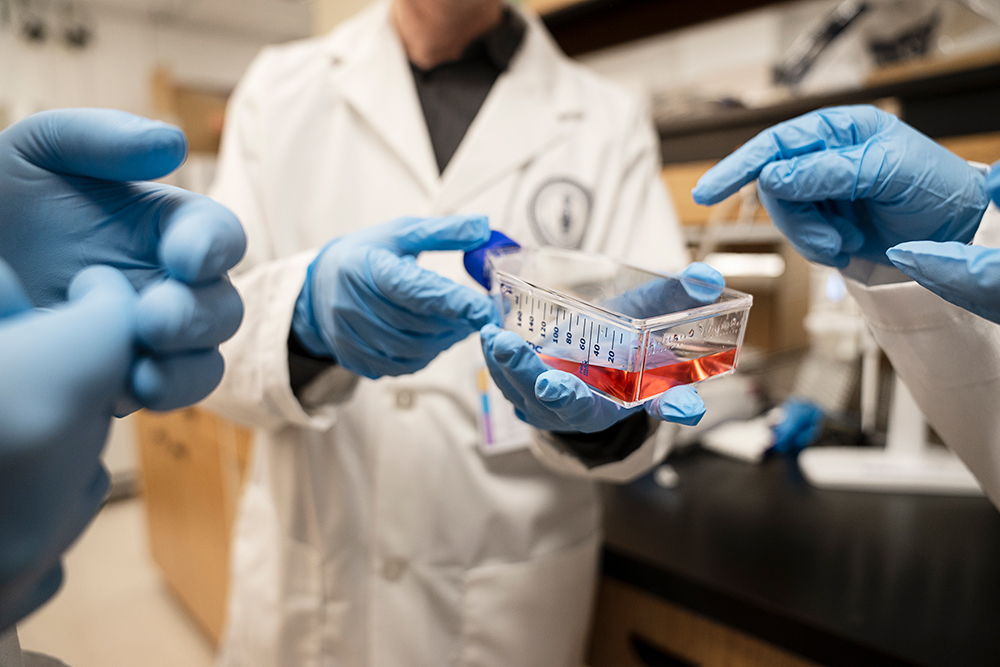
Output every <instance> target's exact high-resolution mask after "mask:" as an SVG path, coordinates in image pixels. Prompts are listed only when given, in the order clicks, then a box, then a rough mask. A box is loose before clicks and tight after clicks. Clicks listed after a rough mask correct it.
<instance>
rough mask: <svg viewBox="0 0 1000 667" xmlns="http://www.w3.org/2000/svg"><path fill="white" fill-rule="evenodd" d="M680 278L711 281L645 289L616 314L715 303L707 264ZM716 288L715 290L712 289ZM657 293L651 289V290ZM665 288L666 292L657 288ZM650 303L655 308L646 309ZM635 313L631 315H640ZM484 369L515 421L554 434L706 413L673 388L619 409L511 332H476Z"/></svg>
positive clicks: (685, 420) (693, 393)
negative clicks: (643, 414) (644, 415)
mask: <svg viewBox="0 0 1000 667" xmlns="http://www.w3.org/2000/svg"><path fill="white" fill-rule="evenodd" d="M681 275H682V276H687V277H690V278H696V279H698V280H701V281H704V282H706V283H710V285H701V284H696V283H683V284H684V286H685V289H683V290H676V289H674V287H676V286H677V285H679V284H682V283H678V282H677V281H668V282H666V283H660V282H659V281H654V283H650V284H649V285H645V286H642V287H640V288H637V289H635V290H631V291H630V292H627V293H626V294H624V295H622V296H620V297H618V298H617V299H616V302H615V303H614V304H608V305H609V306H611V305H613V306H614V308H615V310H618V311H619V312H629V313H631V312H647V311H649V312H648V314H650V315H651V314H654V312H655V314H661V313H663V312H670V311H675V310H682V309H686V308H691V307H694V306H696V305H704V304H706V303H711V302H713V301H715V299H716V298H718V296H719V292H720V290H721V287H722V285H723V279H722V275H721V274H720V273H719V272H718V271H716V270H715V269H713V268H711V267H710V266H708V265H707V264H702V263H701V262H695V263H694V264H691V265H690V266H688V267H687V268H686V269H685V270H684V271H682V272H681ZM711 284H714V285H718V288H713V287H711ZM653 285H655V287H659V288H661V289H652V288H651V286H653ZM663 287H666V290H664V289H662V288H663ZM649 304H656V307H655V308H652V309H650V307H649ZM639 316H640V315H636V317H639ZM479 335H480V339H481V342H482V347H483V356H484V357H485V358H486V367H487V368H488V369H489V371H490V375H491V376H492V377H493V381H494V382H496V384H497V387H498V388H499V389H500V391H501V392H502V393H503V395H504V397H505V398H506V399H507V400H508V401H510V402H511V403H513V404H514V410H515V413H516V414H517V416H518V418H520V419H521V420H522V421H525V422H527V423H528V424H531V425H532V426H534V427H536V428H540V429H543V430H546V431H557V432H573V431H576V432H582V433H595V432H597V431H603V430H605V429H608V428H610V427H611V426H612V425H614V424H615V423H617V422H619V421H621V420H622V419H625V418H626V417H628V416H629V415H631V414H633V413H635V412H637V411H639V410H642V409H643V408H645V410H646V411H647V412H648V413H649V414H650V415H652V416H653V417H655V418H656V419H660V420H662V421H669V422H676V423H678V424H686V425H688V426H693V425H695V424H697V423H698V422H699V421H701V418H702V416H704V414H705V404H704V402H702V400H701V397H700V396H699V395H698V391H697V390H696V389H695V388H694V387H692V386H689V385H684V386H679V387H673V388H672V389H670V390H668V391H666V392H664V393H663V394H661V395H660V396H658V397H656V398H655V399H654V400H652V401H649V402H648V403H646V405H645V406H637V407H634V408H623V407H621V406H619V405H617V404H616V403H614V402H612V401H609V400H607V399H605V398H604V397H603V396H601V395H600V394H598V393H596V392H594V391H592V390H591V389H590V387H588V386H587V384H586V383H584V382H583V380H581V379H579V378H578V377H576V376H575V375H572V374H571V373H566V372H564V371H559V370H555V369H553V368H550V367H549V366H547V365H546V364H545V362H543V361H542V360H541V358H540V357H539V356H538V355H537V354H535V351H534V350H533V349H532V348H531V346H529V345H528V344H527V342H525V341H524V339H523V338H521V337H520V336H518V335H517V334H516V333H514V332H513V331H504V330H502V329H500V328H499V327H497V326H495V325H490V326H487V327H484V328H483V329H482V330H481V331H480V332H479Z"/></svg>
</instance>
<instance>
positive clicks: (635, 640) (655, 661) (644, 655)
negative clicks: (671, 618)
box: [629, 633, 699, 667]
mask: <svg viewBox="0 0 1000 667" xmlns="http://www.w3.org/2000/svg"><path fill="white" fill-rule="evenodd" d="M629 641H630V642H631V644H632V652H633V653H634V654H635V657H637V658H638V659H639V662H640V663H642V664H643V665H645V667H699V665H698V663H696V662H691V661H690V660H685V659H684V658H681V657H679V656H676V655H674V654H673V653H669V652H667V651H666V650H664V649H663V648H661V647H659V646H654V645H653V644H651V643H650V642H648V641H646V640H645V639H643V638H642V637H640V636H639V635H637V634H634V633H633V634H632V635H630V636H629Z"/></svg>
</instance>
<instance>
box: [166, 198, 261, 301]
mask: <svg viewBox="0 0 1000 667" xmlns="http://www.w3.org/2000/svg"><path fill="white" fill-rule="evenodd" d="M164 206H165V207H166V208H165V210H164V211H163V212H162V213H161V218H160V229H161V238H160V246H159V249H158V254H159V258H160V261H161V262H162V263H163V266H164V267H165V268H166V269H167V271H168V272H169V273H170V275H171V276H173V277H175V278H177V279H178V280H180V281H181V282H185V283H190V284H196V283H201V282H206V281H213V280H215V279H217V278H219V277H220V276H222V275H223V274H224V273H225V272H226V271H228V270H229V269H231V268H233V267H234V266H236V264H237V263H238V262H239V261H240V259H242V258H243V253H245V252H246V244H247V240H246V234H245V233H244V231H243V226H242V225H241V224H240V221H239V220H238V219H237V218H236V216H235V215H233V213H232V211H230V210H229V209H228V208H226V207H225V206H223V205H222V204H219V203H218V202H215V201H213V200H211V199H209V198H208V197H204V196H202V195H199V194H194V193H191V192H184V191H180V190H178V194H177V196H174V197H169V198H165V199H164Z"/></svg>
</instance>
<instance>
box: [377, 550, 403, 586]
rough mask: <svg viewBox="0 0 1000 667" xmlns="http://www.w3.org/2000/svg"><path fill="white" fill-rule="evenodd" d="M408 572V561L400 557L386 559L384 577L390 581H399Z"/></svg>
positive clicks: (383, 564) (383, 565)
mask: <svg viewBox="0 0 1000 667" xmlns="http://www.w3.org/2000/svg"><path fill="white" fill-rule="evenodd" d="M405 570H406V561H405V560H404V559H402V558H399V557H398V556H393V557H391V558H386V559H385V562H384V563H382V576H383V577H385V578H386V580H388V581H399V578H400V577H402V576H403V572H404V571H405Z"/></svg>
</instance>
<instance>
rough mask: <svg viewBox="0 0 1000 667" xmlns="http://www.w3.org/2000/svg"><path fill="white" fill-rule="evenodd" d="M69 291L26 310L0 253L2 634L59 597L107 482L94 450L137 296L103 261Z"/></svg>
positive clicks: (115, 390)
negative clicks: (63, 557) (68, 563)
mask: <svg viewBox="0 0 1000 667" xmlns="http://www.w3.org/2000/svg"><path fill="white" fill-rule="evenodd" d="M68 296H69V302H68V303H66V304H64V305H59V306H57V307H55V309H53V310H44V309H33V308H32V307H31V304H30V301H29V300H28V297H27V295H26V294H25V293H24V292H23V291H22V289H21V287H20V285H19V284H18V281H17V279H16V278H15V277H14V274H13V272H12V271H11V270H10V268H9V267H8V266H7V265H6V264H5V263H4V262H3V261H0V545H2V547H0V632H2V631H3V630H4V629H5V628H7V627H9V626H11V625H13V624H14V623H15V622H16V621H17V620H19V619H20V618H22V617H24V616H25V615H27V614H28V613H30V612H31V611H32V610H34V609H35V608H37V607H38V606H40V605H41V604H42V603H43V602H45V600H47V599H48V598H50V597H51V596H52V595H53V594H54V593H55V591H56V589H57V588H58V587H59V584H60V582H61V579H62V571H61V568H60V565H59V558H60V554H62V552H63V551H64V550H65V549H66V548H67V547H68V546H69V545H70V543H72V542H73V541H74V540H75V539H76V537H77V536H78V535H79V534H80V533H81V532H82V531H83V529H84V527H85V526H86V525H87V523H89V521H90V519H91V518H92V517H93V516H94V514H95V513H96V512H97V510H98V509H99V507H100V505H101V503H102V502H103V501H104V498H105V496H106V494H107V490H108V477H107V474H106V473H105V471H104V469H103V467H102V466H101V463H100V460H99V458H98V457H99V454H100V451H101V448H102V447H103V445H104V440H105V437H106V436H107V432H108V426H109V423H110V420H111V416H112V411H113V407H114V405H115V401H116V399H117V398H118V397H120V396H121V395H122V394H124V393H125V392H126V390H127V387H126V385H127V381H128V375H129V367H130V365H131V363H132V360H133V355H134V333H135V316H136V305H137V304H136V301H137V296H136V294H135V290H134V289H133V288H132V286H131V285H130V284H129V282H128V281H127V280H126V279H125V277H124V276H122V274H121V273H119V272H117V271H115V270H113V269H110V268H108V267H92V268H89V269H86V270H85V271H83V272H82V273H80V274H79V275H78V276H77V277H76V279H75V280H73V281H72V283H71V284H70V286H69V290H68Z"/></svg>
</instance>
